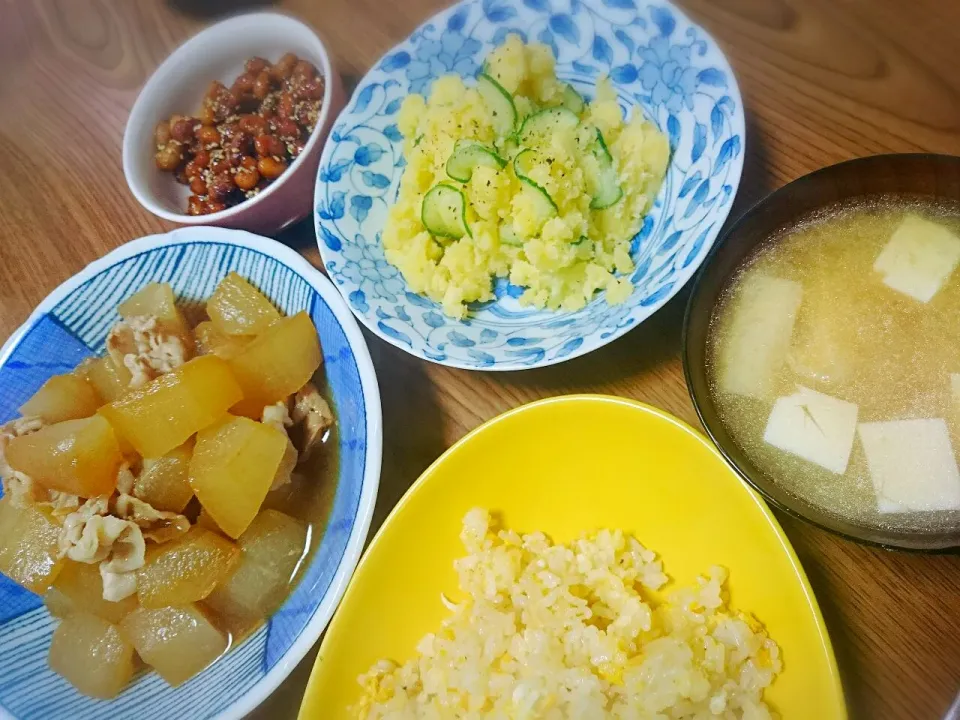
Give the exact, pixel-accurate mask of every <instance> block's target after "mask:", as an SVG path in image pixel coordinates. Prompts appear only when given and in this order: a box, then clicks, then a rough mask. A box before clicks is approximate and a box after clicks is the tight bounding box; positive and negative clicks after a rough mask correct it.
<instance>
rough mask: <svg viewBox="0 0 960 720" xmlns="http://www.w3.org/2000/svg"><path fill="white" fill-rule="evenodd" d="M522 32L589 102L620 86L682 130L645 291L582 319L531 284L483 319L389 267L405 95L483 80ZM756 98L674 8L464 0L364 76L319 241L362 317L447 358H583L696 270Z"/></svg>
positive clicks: (598, 306)
mask: <svg viewBox="0 0 960 720" xmlns="http://www.w3.org/2000/svg"><path fill="white" fill-rule="evenodd" d="M510 33H518V34H520V35H521V36H522V37H523V38H524V39H525V40H526V39H527V38H529V39H531V40H539V41H540V42H543V43H546V44H547V45H549V46H550V48H551V49H552V51H553V53H554V54H555V55H556V57H557V64H556V67H557V74H558V76H559V77H560V78H561V79H564V80H566V81H567V82H569V83H571V84H572V85H573V86H574V88H575V89H576V90H577V91H578V92H580V93H581V95H583V96H584V97H586V98H588V99H589V98H591V97H593V95H594V92H595V83H596V79H597V77H598V76H599V75H600V74H606V75H608V76H609V77H610V79H611V82H612V84H613V87H614V90H615V92H616V94H617V97H618V99H619V101H620V105H621V108H622V109H623V111H624V112H625V113H628V112H630V109H631V107H639V109H640V110H641V111H642V112H643V114H644V115H645V116H646V117H647V118H648V119H649V120H651V121H652V122H654V123H656V124H657V125H658V126H659V127H660V129H661V130H662V131H663V132H664V133H665V134H666V135H667V136H668V138H669V141H670V148H671V151H672V154H671V160H670V166H669V168H668V171H667V176H666V178H665V180H664V183H663V187H662V189H661V191H660V194H659V196H658V197H657V198H656V200H655V202H654V205H653V207H652V209H651V211H650V212H649V214H648V215H647V216H646V217H645V218H644V221H643V224H642V227H641V228H640V230H639V232H638V233H637V234H636V236H635V237H634V238H633V239H632V242H631V244H630V257H631V258H632V260H633V263H634V268H633V270H632V271H631V272H630V273H628V274H626V275H625V277H626V278H627V279H628V280H629V281H630V282H631V283H632V284H633V286H634V290H633V293H632V294H631V295H630V297H629V298H628V299H627V300H626V302H624V303H622V304H619V305H615V306H610V305H608V304H607V302H606V300H605V299H604V298H603V297H600V296H598V297H596V298H594V299H593V300H592V301H591V302H590V303H589V304H588V305H587V306H586V307H584V308H582V309H581V310H578V311H576V312H552V311H545V310H535V309H533V308H530V307H526V306H524V305H523V299H522V297H523V294H524V288H522V287H518V286H516V285H512V284H510V283H509V282H508V281H507V279H506V278H498V279H497V280H496V281H495V282H494V283H493V287H492V288H491V289H492V290H493V299H492V300H490V301H487V302H484V303H474V304H472V305H471V306H470V315H469V317H468V318H467V319H464V320H456V319H454V318H450V317H448V316H446V315H444V314H443V312H442V309H441V308H440V306H439V305H438V304H437V303H435V302H433V301H431V300H430V299H428V298H427V297H425V296H423V295H418V294H416V293H414V292H413V291H412V290H411V288H410V287H409V286H408V285H407V284H406V282H405V281H404V279H403V277H402V276H401V275H400V273H399V272H398V271H397V269H396V268H395V267H393V266H392V265H390V264H389V263H387V261H386V259H385V258H384V254H383V248H382V245H381V240H380V233H381V232H382V230H383V227H384V222H385V218H386V213H387V209H388V208H389V205H390V203H391V202H392V200H393V198H395V197H396V194H397V192H398V190H399V183H400V175H401V173H402V170H403V167H404V159H403V152H402V145H403V142H404V138H403V135H402V133H401V132H400V130H399V127H398V124H397V122H398V121H397V113H398V112H399V109H400V106H401V104H402V101H403V99H404V98H405V97H407V96H408V95H409V94H411V93H427V92H429V89H430V84H431V83H432V82H433V81H434V80H435V79H437V78H438V77H440V76H442V75H444V74H447V73H451V72H452V73H457V74H460V75H462V76H464V77H465V78H466V82H467V83H468V84H469V83H470V82H471V80H470V78H472V77H474V76H475V75H476V72H477V70H478V68H479V63H480V62H481V61H482V59H483V58H484V57H485V56H486V54H487V53H488V52H490V50H492V49H493V48H494V47H496V46H498V45H499V44H501V43H502V42H503V41H504V39H505V38H506V36H507V35H508V34H510ZM744 130H745V127H744V118H743V105H742V100H741V98H740V94H739V91H738V89H737V85H736V81H735V78H734V76H733V72H732V71H731V69H730V66H729V64H728V63H727V61H726V59H725V58H724V57H723V54H722V53H721V51H720V50H719V48H718V47H717V46H716V44H715V43H714V42H713V40H712V39H711V38H710V37H709V35H707V34H706V33H705V32H704V31H703V30H702V29H701V28H699V27H697V26H696V25H694V24H693V23H691V22H690V21H689V20H688V19H687V18H686V17H685V16H684V15H683V13H681V12H680V11H679V10H677V9H676V8H674V7H673V6H672V5H670V4H669V2H667V0H463V1H462V2H460V3H459V4H457V5H454V6H453V7H451V8H449V9H448V10H445V11H443V12H441V13H440V14H438V15H436V16H435V17H433V18H431V19H430V20H429V21H428V22H427V23H425V24H424V25H421V26H420V27H419V28H418V29H417V30H416V31H415V32H414V33H413V34H412V35H411V36H410V38H409V39H408V40H407V41H405V42H403V43H401V44H400V45H399V46H397V47H395V48H394V49H393V50H391V51H390V52H388V53H387V55H385V56H384V58H383V59H382V60H380V62H379V63H377V64H376V66H375V67H374V69H373V70H371V71H370V72H369V73H368V75H367V76H366V77H365V78H364V79H363V80H361V82H360V83H359V85H358V87H357V90H356V92H355V93H354V96H353V99H352V100H351V102H350V104H349V105H348V107H347V109H346V110H345V112H344V113H343V114H342V115H341V117H340V119H339V120H338V122H337V125H336V127H334V129H333V131H332V132H331V135H330V140H329V141H328V142H327V144H326V145H325V147H324V150H323V154H322V156H321V161H320V170H319V174H318V182H317V187H316V202H315V206H316V214H315V216H314V217H315V221H316V223H317V238H318V246H319V248H320V252H321V255H322V257H323V260H324V263H325V264H326V267H327V270H328V272H329V273H330V275H331V277H332V278H333V279H334V281H335V283H336V285H337V287H338V289H339V290H340V291H341V292H342V293H343V294H344V295H345V296H346V297H347V299H348V301H349V304H350V307H351V308H352V309H353V311H354V313H355V314H356V315H357V317H358V318H359V319H360V320H361V321H362V322H363V323H364V324H366V326H367V327H368V328H369V329H370V330H371V331H372V332H374V333H376V334H378V335H380V336H381V337H383V338H384V339H386V340H387V341H389V342H391V343H393V344H395V345H397V346H398V347H401V348H403V349H405V350H407V351H409V352H410V353H412V354H414V355H417V356H419V357H422V358H425V359H427V360H430V361H432V362H438V363H443V364H447V365H452V366H456V367H466V368H479V369H485V370H513V369H518V368H527V367H536V366H542V365H549V364H552V363H555V362H561V361H563V360H566V359H569V358H573V357H577V356H578V355H582V354H584V353H586V352H589V351H591V350H593V349H595V348H597V347H599V346H601V345H603V344H605V343H608V342H611V341H612V340H614V339H615V338H617V337H620V336H621V335H623V334H624V333H625V332H627V331H628V330H629V329H630V328H632V327H635V326H636V325H637V324H639V323H641V322H643V320H645V319H646V318H647V317H649V316H650V315H651V314H652V313H653V312H655V311H656V310H657V309H658V308H659V307H660V306H661V305H663V303H665V302H666V301H667V300H669V299H670V297H672V296H673V295H674V294H675V293H676V292H677V290H678V289H679V288H680V287H682V286H683V284H684V283H685V282H686V281H687V280H688V279H689V278H690V277H691V276H692V274H693V273H694V272H695V271H696V269H697V267H698V266H699V265H700V263H701V262H702V261H703V258H704V257H705V256H706V254H707V252H708V251H709V249H710V247H711V245H712V244H713V241H714V240H715V239H716V236H717V233H718V231H719V229H720V227H721V226H722V225H723V222H724V220H725V219H726V217H727V214H728V213H729V211H730V207H731V205H732V204H733V199H734V196H735V194H736V190H737V186H738V184H739V180H740V172H741V170H742V167H743V149H744Z"/></svg>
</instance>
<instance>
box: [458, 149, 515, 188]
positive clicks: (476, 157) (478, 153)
mask: <svg viewBox="0 0 960 720" xmlns="http://www.w3.org/2000/svg"><path fill="white" fill-rule="evenodd" d="M506 164H507V161H506V160H504V159H503V158H502V157H500V156H499V155H497V153H496V152H495V151H494V149H493V148H492V147H490V146H488V145H484V144H483V143H481V142H477V141H476V140H457V144H456V145H454V146H453V152H452V153H451V154H450V157H449V158H448V159H447V175H449V176H450V177H452V178H453V179H454V180H459V181H460V182H464V183H465V182H470V178H472V177H473V170H474V168H477V167H480V166H481V165H482V166H484V167H489V168H493V169H495V170H500V169H501V168H503V167H504V166H505V165H506Z"/></svg>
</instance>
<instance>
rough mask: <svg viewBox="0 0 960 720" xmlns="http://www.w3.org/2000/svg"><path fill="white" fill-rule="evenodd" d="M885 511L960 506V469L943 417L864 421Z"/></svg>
mask: <svg viewBox="0 0 960 720" xmlns="http://www.w3.org/2000/svg"><path fill="white" fill-rule="evenodd" d="M857 430H858V434H859V435H860V442H861V443H863V449H864V452H865V453H866V456H867V466H868V467H869V468H870V478H871V480H872V481H873V488H874V490H875V491H876V493H877V509H878V510H879V511H880V512H881V513H891V512H905V511H910V510H913V511H932V510H958V509H960V470H958V469H957V459H956V457H955V456H954V454H953V448H952V447H951V445H950V434H949V432H948V430H947V423H946V422H944V420H942V419H941V418H931V419H924V420H893V421H889V422H872V423H861V424H860V426H859V427H858V429H857Z"/></svg>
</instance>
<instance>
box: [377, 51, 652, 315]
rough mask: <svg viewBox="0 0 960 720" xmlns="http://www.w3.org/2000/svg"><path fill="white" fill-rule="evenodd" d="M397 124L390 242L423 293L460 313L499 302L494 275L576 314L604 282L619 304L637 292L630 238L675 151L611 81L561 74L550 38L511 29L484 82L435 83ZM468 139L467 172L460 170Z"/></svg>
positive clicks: (536, 302)
mask: <svg viewBox="0 0 960 720" xmlns="http://www.w3.org/2000/svg"><path fill="white" fill-rule="evenodd" d="M484 83H486V85H484ZM485 87H486V88H487V90H488V92H486V93H484V88H485ZM490 88H492V89H493V90H490ZM501 103H502V104H503V105H502V107H500V106H499V105H500V104H501ZM544 110H548V111H549V112H544ZM568 111H569V112H568ZM505 115H510V117H509V119H507V118H505ZM398 125H399V129H400V131H401V132H402V133H403V135H404V138H405V140H404V150H403V152H404V157H405V158H406V161H407V166H406V168H405V170H404V173H403V177H402V179H401V182H400V193H399V196H398V198H397V201H396V203H395V204H394V205H393V206H392V207H391V208H390V212H389V216H388V219H387V223H386V227H385V228H384V232H383V244H384V249H385V252H386V257H387V260H388V261H389V262H391V263H392V264H394V265H396V266H397V267H398V268H399V269H400V271H401V272H402V273H403V275H404V277H405V278H406V280H407V282H408V283H409V285H410V287H411V288H412V289H413V290H414V291H416V292H418V293H421V294H425V295H426V296H427V297H429V298H431V299H432V300H435V301H437V302H439V303H441V304H442V306H443V310H444V312H445V313H447V314H448V315H450V316H453V317H457V318H462V317H464V316H465V315H466V311H467V309H466V305H465V304H466V303H469V302H473V301H484V300H489V299H492V297H493V288H492V285H493V279H494V278H495V277H507V278H509V280H510V282H512V283H514V284H515V285H519V286H523V287H524V288H526V290H525V292H524V293H523V295H522V296H521V298H520V302H521V303H522V304H525V305H532V306H534V307H538V308H550V309H562V310H576V309H579V308H581V307H583V306H584V305H585V304H586V303H587V302H589V301H590V300H591V299H592V297H593V295H594V293H596V292H597V291H606V293H607V294H606V297H607V300H608V301H609V302H610V303H619V302H622V301H623V300H625V299H626V298H627V297H629V295H630V293H631V291H632V285H631V284H630V282H629V279H628V278H626V277H623V275H625V274H627V273H629V272H630V271H631V270H632V269H633V263H632V261H631V259H630V254H629V249H630V242H631V240H632V238H633V236H634V235H635V234H636V233H637V231H638V230H639V228H640V225H641V223H642V221H643V217H644V215H645V214H646V213H647V211H648V210H649V208H650V206H651V204H652V202H653V199H654V197H655V196H656V193H657V191H658V190H659V188H660V185H661V183H662V181H663V177H664V174H665V173H666V168H667V164H668V161H669V155H670V149H669V144H668V142H667V139H666V137H665V136H664V135H663V133H661V132H660V131H659V130H658V129H657V128H656V127H655V126H654V125H652V124H651V123H649V122H646V121H644V119H643V117H642V115H641V113H640V112H639V111H635V112H634V113H633V115H632V117H631V118H630V119H629V120H628V121H626V122H625V121H624V119H623V116H622V114H621V111H620V107H619V105H618V103H617V100H616V95H615V93H614V91H613V89H612V87H611V86H610V83H609V81H608V80H607V79H606V78H601V79H600V81H599V83H598V85H597V89H596V98H595V99H594V101H593V102H591V103H585V102H584V101H583V100H582V99H581V98H580V97H579V95H577V93H576V92H575V91H574V89H573V88H572V87H571V86H569V85H567V84H566V83H563V82H561V81H559V80H558V79H557V77H556V74H555V72H554V58H553V55H552V53H551V51H550V49H549V48H548V47H547V46H545V45H541V44H530V45H525V44H524V43H523V42H522V41H521V40H520V39H519V38H518V37H517V36H516V35H510V36H508V38H507V39H506V41H505V43H504V44H503V45H502V46H500V47H499V48H497V49H496V50H494V51H493V52H492V53H491V54H490V56H489V57H488V58H487V61H486V65H485V67H484V72H483V73H482V74H481V75H480V76H478V80H477V86H476V87H473V86H471V87H467V86H466V85H464V82H463V79H462V78H461V77H459V76H457V75H447V76H444V77H442V78H439V79H438V80H436V81H435V82H434V83H433V86H432V89H431V92H430V96H429V99H426V100H425V99H424V98H423V97H422V96H420V95H410V96H408V97H407V98H406V99H405V100H404V102H403V105H402V107H401V109H400V114H399V120H398ZM458 141H459V142H458ZM465 146H470V150H471V151H473V154H472V155H470V156H469V157H468V159H467V160H466V170H465V171H464V172H462V173H461V172H454V171H451V169H450V168H451V162H453V161H452V160H451V158H452V156H454V155H456V154H457V151H458V149H460V148H462V147H465ZM525 150H526V151H529V152H526V153H525V152H524V151H525ZM521 156H522V157H521ZM461 164H463V163H461ZM438 186H439V187H441V190H440V191H438V195H442V196H443V197H444V198H445V199H446V201H447V202H446V205H445V208H444V209H445V210H446V211H447V212H448V213H454V215H455V218H454V219H455V224H456V226H457V229H454V230H452V231H451V230H450V229H449V223H447V222H446V221H445V219H444V218H441V220H438V221H437V223H438V225H443V227H442V228H440V227H430V226H429V218H428V215H427V213H428V209H429V207H428V206H429V202H430V201H429V200H425V198H427V197H428V195H429V193H430V192H431V190H433V189H436V188H437V187H438ZM460 198H462V200H460ZM461 203H462V218H461V217H459V215H460V213H461V209H460V208H459V207H457V206H458V205H460V204H461Z"/></svg>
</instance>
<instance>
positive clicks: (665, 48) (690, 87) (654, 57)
mask: <svg viewBox="0 0 960 720" xmlns="http://www.w3.org/2000/svg"><path fill="white" fill-rule="evenodd" d="M640 57H641V58H643V64H642V65H641V66H640V83H641V85H643V88H644V90H647V91H649V92H650V99H651V102H652V103H653V104H654V105H664V106H665V107H666V108H667V110H669V111H670V112H672V113H678V112H680V110H682V109H683V108H686V109H687V110H693V93H694V92H695V91H696V89H697V69H696V68H695V67H693V66H692V65H690V46H689V45H671V44H670V38H668V37H664V36H662V35H661V36H660V37H655V38H654V39H653V40H651V41H650V45H649V46H648V47H645V48H643V49H642V50H640Z"/></svg>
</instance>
